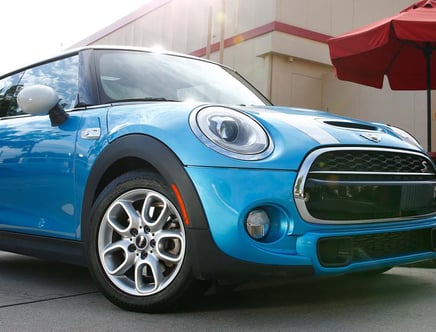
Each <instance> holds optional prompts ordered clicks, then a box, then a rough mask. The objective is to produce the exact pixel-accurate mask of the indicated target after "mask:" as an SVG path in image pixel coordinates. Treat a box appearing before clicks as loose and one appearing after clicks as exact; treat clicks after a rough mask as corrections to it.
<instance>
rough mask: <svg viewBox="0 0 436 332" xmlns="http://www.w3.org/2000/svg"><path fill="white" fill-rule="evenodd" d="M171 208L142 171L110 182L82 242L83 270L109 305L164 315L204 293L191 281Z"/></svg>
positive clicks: (169, 197) (166, 192)
mask: <svg viewBox="0 0 436 332" xmlns="http://www.w3.org/2000/svg"><path fill="white" fill-rule="evenodd" d="M176 202H177V200H176V199H175V197H174V193H173V192H172V190H171V189H170V188H169V186H168V185H167V184H166V183H165V181H164V180H163V179H162V178H161V177H160V176H159V175H157V174H155V173H152V172H146V171H134V172H129V173H126V174H124V175H122V176H120V177H118V178H116V179H115V180H113V181H112V182H111V183H109V185H107V187H106V188H105V189H104V190H103V191H102V193H101V194H100V195H99V197H98V198H97V200H96V202H95V204H94V206H93V209H92V214H91V216H92V217H91V224H90V227H89V233H88V240H87V256H88V261H89V268H90V272H91V275H92V276H93V278H94V280H95V281H96V283H97V284H98V286H99V287H100V289H101V291H102V293H103V294H104V295H105V296H106V297H107V298H108V299H109V300H110V301H111V302H112V303H114V304H115V305H117V306H119V307H121V308H123V309H127V310H131V311H140V312H165V311H170V310H173V309H175V308H177V306H178V305H181V304H182V303H184V300H186V299H187V298H188V297H191V296H192V295H193V294H194V293H199V292H201V291H203V290H204V287H202V283H200V281H197V280H195V279H194V278H193V277H192V272H191V270H192V269H191V261H190V255H189V243H188V240H187V236H186V232H185V227H184V223H183V219H182V217H181V214H180V213H179V209H178V205H177V203H176Z"/></svg>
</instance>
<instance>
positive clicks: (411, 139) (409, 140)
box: [389, 125, 421, 148]
mask: <svg viewBox="0 0 436 332" xmlns="http://www.w3.org/2000/svg"><path fill="white" fill-rule="evenodd" d="M389 128H391V129H392V131H393V132H394V133H395V134H397V135H398V136H400V137H401V139H402V140H403V141H405V142H407V143H410V144H413V145H415V146H417V147H419V148H421V144H419V142H418V141H417V140H416V138H415V137H413V136H412V135H410V134H409V133H408V132H407V131H405V130H403V129H400V128H397V127H394V126H390V125H389Z"/></svg>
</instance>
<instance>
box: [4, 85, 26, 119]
mask: <svg viewBox="0 0 436 332" xmlns="http://www.w3.org/2000/svg"><path fill="white" fill-rule="evenodd" d="M22 88H23V86H22V85H13V86H11V87H9V88H8V89H7V90H6V92H5V94H4V95H0V117H3V116H11V115H16V114H20V113H22V112H21V111H18V112H17V109H18V104H17V95H18V93H19V92H20V91H21V89H22Z"/></svg>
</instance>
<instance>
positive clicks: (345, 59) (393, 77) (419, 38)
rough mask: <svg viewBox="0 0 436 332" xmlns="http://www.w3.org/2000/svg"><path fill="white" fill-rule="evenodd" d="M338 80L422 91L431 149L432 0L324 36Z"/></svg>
mask: <svg viewBox="0 0 436 332" xmlns="http://www.w3.org/2000/svg"><path fill="white" fill-rule="evenodd" d="M328 44H329V48H330V57H331V60H332V63H333V65H334V67H335V70H336V74H337V77H338V78H339V79H341V80H346V81H351V82H355V83H360V84H364V85H368V86H372V87H375V88H382V86H383V80H384V76H387V78H388V81H389V85H390V87H391V89H392V90H427V127H428V128H427V137H428V149H429V150H431V94H430V92H431V90H432V89H435V88H436V70H432V68H434V69H436V52H433V51H434V50H435V49H436V0H424V1H420V2H417V3H415V4H414V5H412V6H410V7H408V8H406V9H405V10H403V11H402V12H401V13H399V14H397V15H394V16H391V17H388V18H385V19H382V20H380V21H377V22H375V23H372V24H369V25H367V26H364V27H362V28H359V29H356V30H353V31H351V32H348V33H345V34H343V35H340V36H338V37H335V38H331V39H330V40H329V41H328Z"/></svg>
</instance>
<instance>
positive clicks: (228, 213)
mask: <svg viewBox="0 0 436 332" xmlns="http://www.w3.org/2000/svg"><path fill="white" fill-rule="evenodd" d="M186 170H187V172H188V174H189V176H190V177H191V179H192V182H193V183H194V186H195V188H196V190H197V192H198V195H199V197H200V200H201V203H202V205H203V208H204V211H205V215H206V219H207V222H208V225H209V231H208V232H210V241H211V242H212V243H213V245H214V246H216V248H217V249H218V251H219V252H221V253H222V254H223V255H224V256H223V257H228V258H231V260H235V261H236V262H238V263H235V264H228V267H229V268H228V269H227V270H228V272H229V273H231V271H232V270H233V269H236V266H237V265H238V264H254V268H253V269H254V270H259V269H261V270H265V271H270V272H269V273H271V271H276V272H277V273H278V271H279V270H283V271H286V270H288V272H289V273H290V274H295V275H297V276H299V275H301V274H303V275H309V274H315V275H329V274H343V273H348V272H355V271H361V270H367V269H374V268H381V267H388V266H394V265H401V264H406V263H413V262H417V261H421V260H426V259H434V258H436V252H435V247H436V245H435V239H434V237H435V236H436V235H435V234H436V231H435V230H434V229H436V217H428V218H425V219H420V220H417V219H413V220H409V221H407V220H406V221H401V222H384V223H377V224H375V223H373V224H360V225H322V224H314V223H308V222H305V221H304V220H303V219H302V218H301V216H300V214H299V213H298V211H297V208H296V206H295V202H294V198H293V187H294V182H295V178H296V173H295V172H292V171H285V170H261V169H237V168H234V169H232V168H211V167H187V169H186ZM257 208H263V209H267V210H268V212H269V214H270V216H271V219H272V223H271V230H270V236H268V237H267V238H266V239H264V240H263V241H256V240H254V239H252V238H251V237H250V236H249V235H248V233H247V231H246V229H245V218H246V216H247V215H248V213H249V212H250V211H252V210H253V209H257ZM415 230H425V231H424V232H427V233H428V234H430V235H429V236H430V239H429V242H428V243H427V244H426V246H424V247H422V248H419V249H418V250H410V251H407V250H406V251H404V250H398V251H396V250H395V249H394V250H393V251H390V252H389V251H388V252H387V254H386V255H378V256H376V257H370V258H369V259H354V260H353V259H349V258H347V259H349V261H347V262H346V264H326V263H325V257H324V258H323V254H322V253H321V255H320V250H322V251H324V250H325V247H323V246H322V242H323V241H325V239H334V238H345V239H347V238H350V237H353V236H354V237H356V236H365V235H367V236H369V237H371V236H373V237H374V238H375V239H376V234H388V233H398V232H413V231H415ZM202 237H203V238H204V235H203V236H202ZM198 238H199V237H198V236H195V239H194V241H193V242H194V243H199V241H200V240H198ZM380 241H387V243H386V245H388V246H389V240H388V239H387V240H386V239H383V236H382V237H381V239H380ZM339 242H340V241H339ZM320 243H321V246H320ZM331 243H334V242H331ZM201 246H202V247H204V248H206V247H207V246H204V245H201ZM320 248H321V249H320ZM199 249H200V248H199ZM328 249H329V250H330V248H328ZM348 249H349V248H348ZM200 252H201V253H202V255H203V256H205V257H208V256H209V252H210V250H209V251H200ZM206 253H207V254H206ZM223 259H224V258H222V259H221V260H223ZM197 260H199V261H201V259H200V258H198V259H197ZM206 260H207V258H206ZM323 260H324V261H323ZM209 262H211V260H209ZM212 262H214V264H218V262H219V260H215V261H213V260H212ZM201 264H207V263H204V262H203V263H201ZM201 264H200V263H199V265H201ZM214 264H212V265H214ZM209 265H210V263H209ZM261 267H262V268H261ZM207 269H212V267H210V266H209V267H208V268H207ZM207 269H203V268H202V270H203V272H202V273H204V271H205V270H207ZM219 270H220V271H221V270H226V269H225V268H220V269H219ZM248 271H251V270H250V269H248V270H247V273H249V272H248ZM288 272H286V273H285V274H288ZM280 273H281V272H280ZM280 273H279V274H280ZM200 274H201V273H200ZM266 274H268V273H266Z"/></svg>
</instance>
